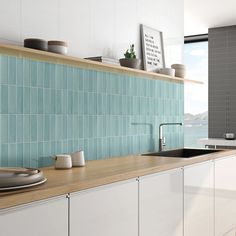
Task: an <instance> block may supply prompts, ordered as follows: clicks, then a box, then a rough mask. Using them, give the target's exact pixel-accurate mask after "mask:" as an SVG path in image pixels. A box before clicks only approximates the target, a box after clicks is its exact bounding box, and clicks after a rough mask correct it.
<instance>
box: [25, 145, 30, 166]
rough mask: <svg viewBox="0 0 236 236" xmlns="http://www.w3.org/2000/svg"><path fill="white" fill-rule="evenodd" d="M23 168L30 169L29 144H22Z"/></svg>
mask: <svg viewBox="0 0 236 236" xmlns="http://www.w3.org/2000/svg"><path fill="white" fill-rule="evenodd" d="M23 166H24V167H26V168H27V167H30V143H23Z"/></svg>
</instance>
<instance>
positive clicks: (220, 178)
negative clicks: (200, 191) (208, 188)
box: [215, 156, 236, 236]
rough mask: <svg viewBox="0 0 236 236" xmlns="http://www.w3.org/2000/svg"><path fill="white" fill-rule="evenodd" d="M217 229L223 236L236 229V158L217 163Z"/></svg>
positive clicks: (221, 160) (217, 233)
mask: <svg viewBox="0 0 236 236" xmlns="http://www.w3.org/2000/svg"><path fill="white" fill-rule="evenodd" d="M215 227H216V231H215V232H216V234H215V235H216V236H222V235H224V234H225V233H226V232H228V231H229V230H231V229H233V228H235V227H236V157H235V156H231V157H226V158H224V159H219V160H216V161H215Z"/></svg>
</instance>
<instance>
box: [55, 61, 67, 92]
mask: <svg viewBox="0 0 236 236" xmlns="http://www.w3.org/2000/svg"><path fill="white" fill-rule="evenodd" d="M62 73H63V67H62V65H57V66H56V89H65V88H64V86H63V75H62Z"/></svg>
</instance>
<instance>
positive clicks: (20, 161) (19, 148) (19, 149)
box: [16, 143, 23, 167]
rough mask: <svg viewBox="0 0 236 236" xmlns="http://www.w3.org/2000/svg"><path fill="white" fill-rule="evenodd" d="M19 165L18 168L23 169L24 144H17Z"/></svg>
mask: <svg viewBox="0 0 236 236" xmlns="http://www.w3.org/2000/svg"><path fill="white" fill-rule="evenodd" d="M16 150H17V156H16V158H17V164H16V166H18V167H23V143H17V147H16Z"/></svg>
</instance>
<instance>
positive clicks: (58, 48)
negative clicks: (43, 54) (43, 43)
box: [48, 40, 68, 55]
mask: <svg viewBox="0 0 236 236" xmlns="http://www.w3.org/2000/svg"><path fill="white" fill-rule="evenodd" d="M48 51H49V52H54V53H58V54H64V55H65V54H67V52H68V46H67V43H66V42H63V41H54V40H52V41H48Z"/></svg>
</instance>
